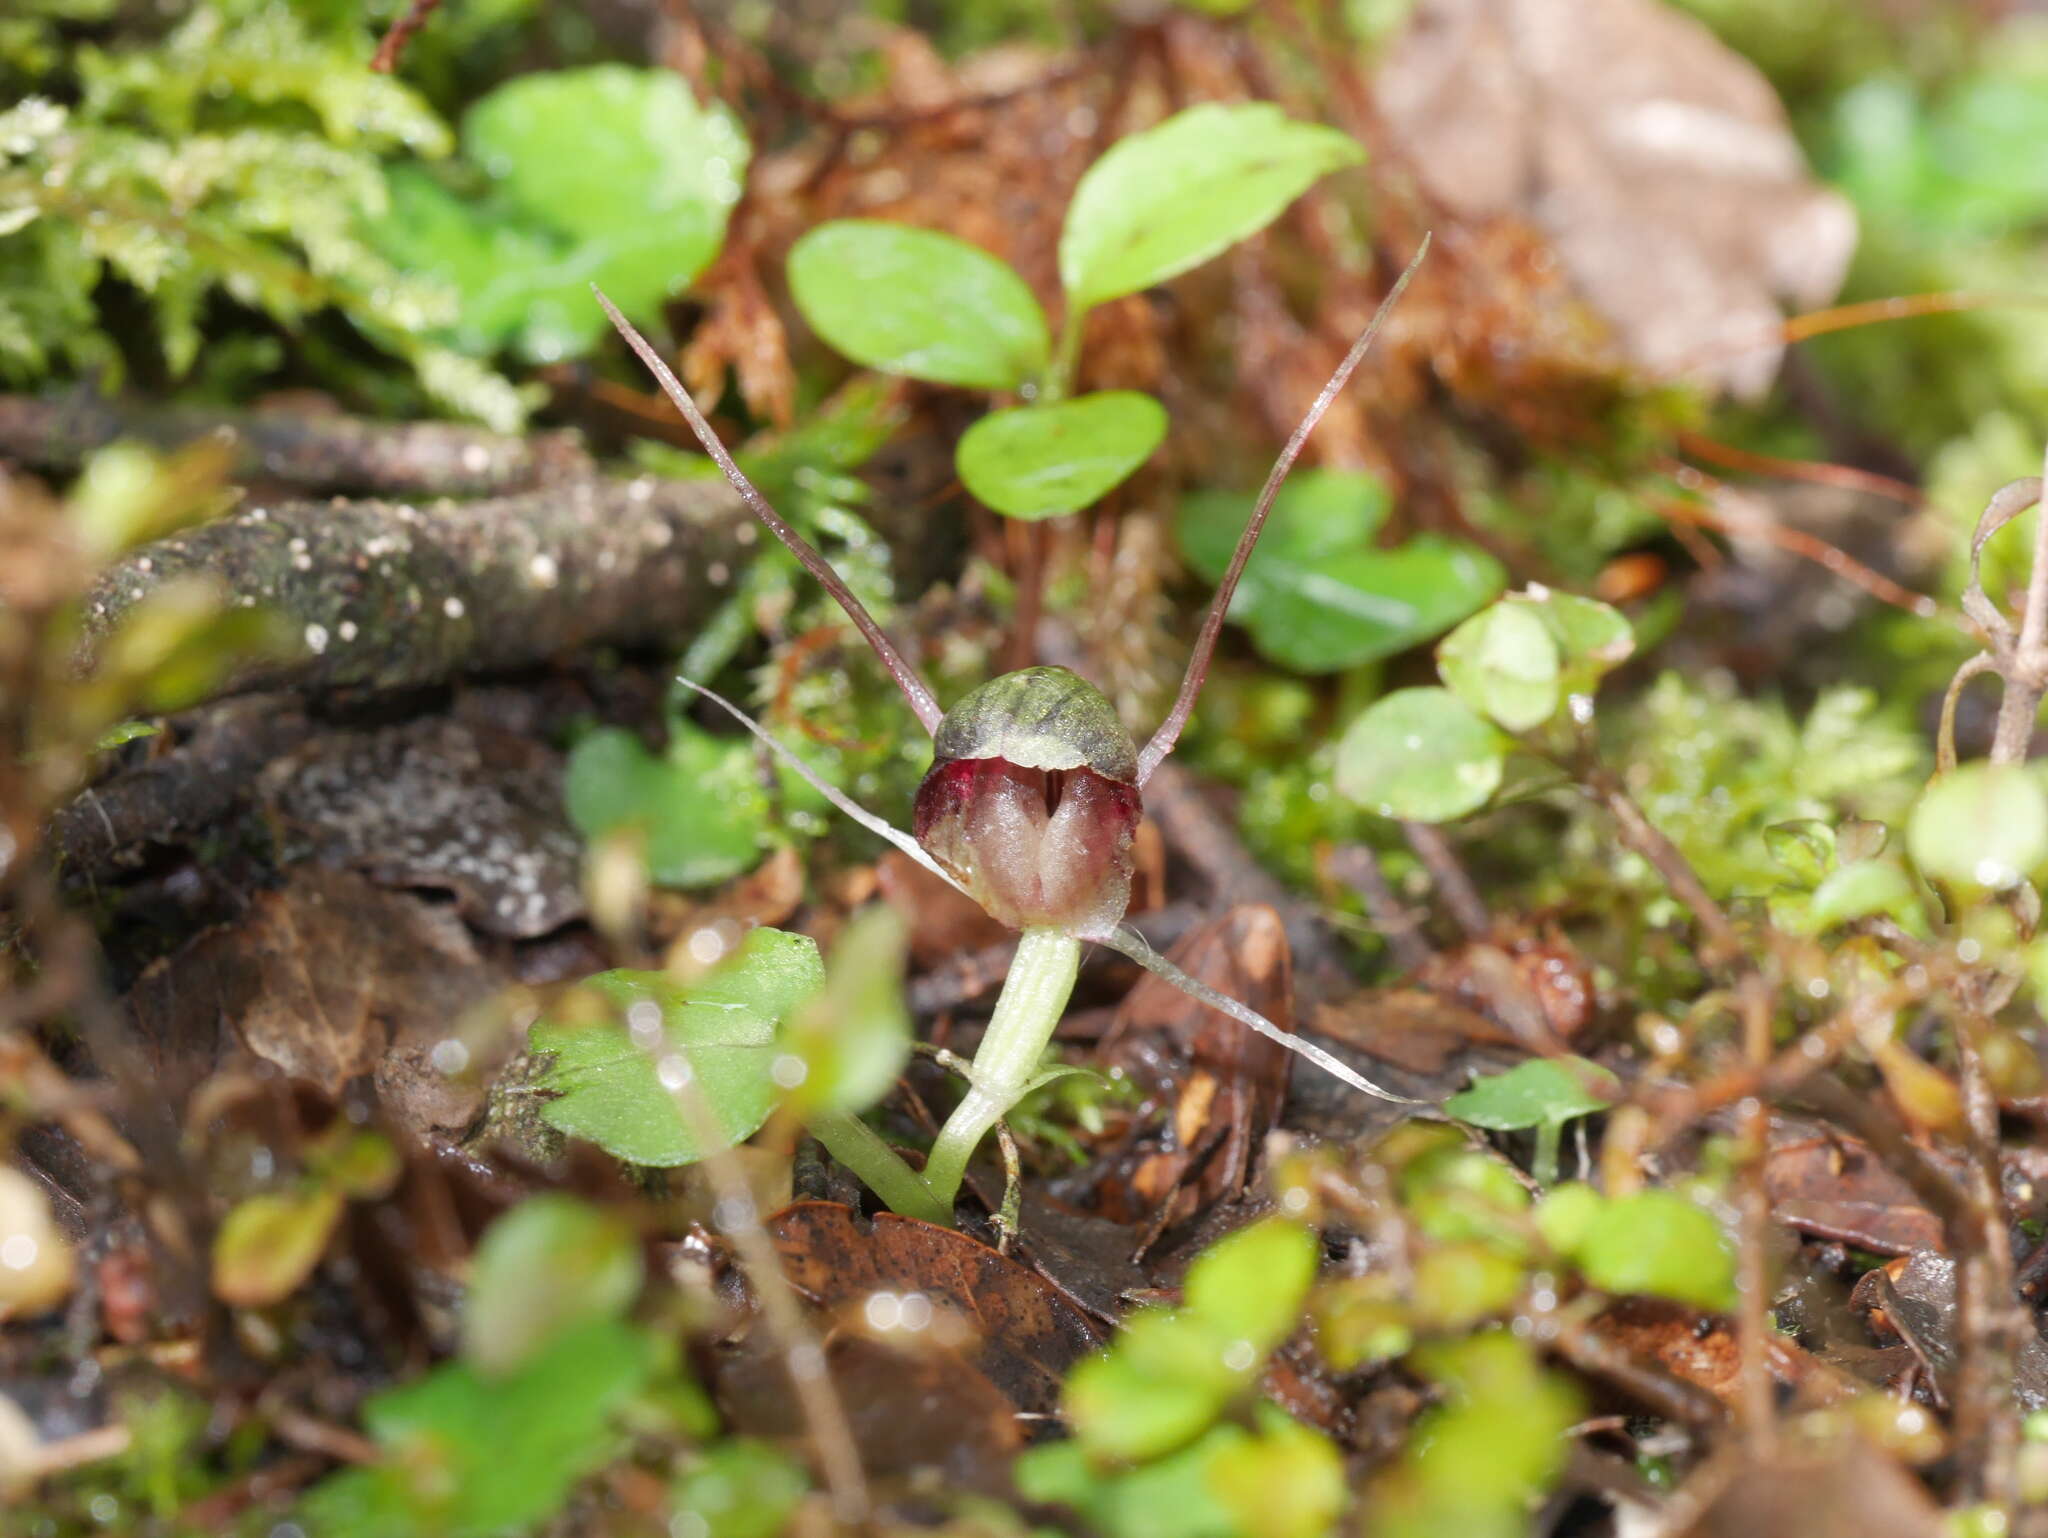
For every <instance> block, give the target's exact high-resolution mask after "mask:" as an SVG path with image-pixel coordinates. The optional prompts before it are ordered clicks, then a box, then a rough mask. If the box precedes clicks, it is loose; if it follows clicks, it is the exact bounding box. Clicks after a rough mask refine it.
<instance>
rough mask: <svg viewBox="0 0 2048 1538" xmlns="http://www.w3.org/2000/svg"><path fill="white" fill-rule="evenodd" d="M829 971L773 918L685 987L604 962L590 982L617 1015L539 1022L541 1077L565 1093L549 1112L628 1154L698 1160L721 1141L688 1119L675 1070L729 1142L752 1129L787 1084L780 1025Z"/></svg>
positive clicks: (652, 1160) (563, 1125)
mask: <svg viewBox="0 0 2048 1538" xmlns="http://www.w3.org/2000/svg"><path fill="white" fill-rule="evenodd" d="M824 980H825V969H824V966H823V964H822V963H821V962H820V961H819V959H818V948H817V946H816V944H814V943H813V942H812V941H811V940H810V939H809V938H807V937H806V936H803V935H792V934H785V933H783V932H782V931H781V930H779V929H765V928H764V929H756V930H754V931H752V932H751V933H749V934H748V936H747V937H746V939H745V940H744V941H743V942H742V943H741V945H740V948H739V951H738V953H737V954H735V955H734V956H733V957H731V958H730V959H729V960H727V961H725V962H723V963H721V964H720V965H719V966H718V967H717V969H716V970H714V971H712V972H711V973H709V974H708V975H706V976H705V977H703V978H701V979H700V980H699V981H697V982H696V983H694V984H691V985H689V986H687V987H686V986H684V985H683V984H681V983H678V982H676V981H675V980H674V979H673V978H671V977H669V976H667V975H666V974H665V973H661V972H604V973H600V974H599V975H598V976H596V977H594V978H591V979H590V980H589V981H588V982H587V983H585V984H584V985H583V986H584V987H585V988H587V989H590V990H592V991H594V992H595V993H597V994H598V995H599V996H600V997H602V998H603V999H605V1000H606V1001H607V1002H609V1003H610V1005H611V1006H612V1018H611V1019H610V1020H605V1021H600V1022H598V1023H596V1024H588V1025H567V1024H555V1023H552V1022H548V1021H543V1022H541V1023H539V1024H536V1025H535V1026H534V1028H533V1031H532V1035H531V1037H530V1042H531V1045H532V1048H533V1050H534V1051H536V1052H549V1053H553V1054H554V1057H555V1061H554V1062H553V1064H552V1065H551V1066H550V1067H549V1068H548V1070H547V1071H546V1072H545V1073H544V1074H543V1075H542V1076H541V1078H540V1081H539V1088H541V1089H542V1090H546V1091H552V1092H554V1093H555V1095H556V1096H557V1098H555V1099H553V1100H550V1101H548V1102H547V1103H546V1104H545V1105H543V1106H542V1108H541V1116H542V1119H543V1120H545V1121H546V1122H547V1123H548V1125H549V1126H551V1127H554V1128H557V1129H558V1130H560V1131H562V1132H565V1133H567V1134H569V1136H571V1137H580V1138H587V1139H589V1140H590V1141H591V1142H593V1143H596V1144H597V1145H598V1146H599V1147H601V1148H603V1149H604V1150H605V1151H606V1152H607V1153H610V1154H612V1155H614V1156H615V1157H617V1158H620V1159H624V1160H625V1161H626V1162H627V1163H629V1164H644V1165H653V1166H659V1167H667V1166H672V1165H677V1164H692V1163H695V1162H696V1161H697V1160H699V1159H701V1158H703V1157H704V1156H705V1154H706V1153H709V1152H712V1151H713V1150H711V1149H707V1148H706V1147H704V1146H703V1144H702V1143H701V1142H700V1141H699V1139H698V1137H697V1135H696V1133H695V1131H694V1130H693V1129H692V1128H691V1127H690V1126H689V1125H687V1124H686V1123H685V1121H684V1120H683V1113H682V1111H681V1109H680V1108H679V1107H678V1106H677V1105H676V1103H675V1095H674V1091H673V1088H672V1085H671V1082H670V1081H673V1083H676V1084H680V1083H684V1082H688V1081H689V1080H690V1079H691V1078H692V1077H694V1081H695V1083H696V1085H697V1088H698V1090H699V1091H700V1092H701V1093H702V1095H703V1096H704V1100H705V1103H706V1105H707V1106H708V1107H709V1108H710V1110H711V1114H712V1117H713V1119H714V1120H715V1121H716V1122H717V1124H718V1131H719V1135H720V1139H721V1144H730V1143H735V1142H738V1141H739V1140H740V1139H742V1138H745V1137H749V1136H751V1135H752V1134H753V1133H755V1132H756V1131H758V1130H759V1129H760V1126H761V1124H762V1123H763V1122H765V1121H766V1120H767V1119H768V1113H769V1112H770V1111H771V1110H772V1109H774V1106H775V1102H776V1099H777V1096H778V1093H779V1087H778V1086H777V1084H776V1082H775V1079H774V1074H773V1067H774V1060H775V1058H776V1057H777V1056H778V1055H779V1054H780V1051H781V1049H780V1047H779V1045H778V1043H777V1040H776V1035H777V1027H778V1025H779V1024H780V1023H781V1021H782V1020H783V1019H784V1017H785V1016H787V1015H788V1014H789V1012H790V1011H791V1010H792V1009H794V1008H795V1007H796V1006H797V1005H798V1004H800V1003H801V1002H803V1001H804V1000H805V999H807V998H809V997H810V996H811V995H812V994H813V993H815V992H817V991H818V989H819V987H820V986H821V985H822V984H823V982H824Z"/></svg>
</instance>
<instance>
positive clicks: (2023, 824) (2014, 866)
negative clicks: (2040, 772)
mask: <svg viewBox="0 0 2048 1538" xmlns="http://www.w3.org/2000/svg"><path fill="white" fill-rule="evenodd" d="M1906 847H1907V849H1908V850H1909V851H1910V852H1911V853H1912V856H1913V862H1914V863H1915V864H1916V865H1918V866H1919V867H1920V869H1921V870H1922V871H1923V872H1924V873H1926V874H1927V875H1929V876H1936V877H1940V878H1942V879H1944V880H1947V881H1953V882H1957V883H1959V884H1961V885H1964V886H1977V887H1988V888H1990V889H1992V890H1993V891H2002V890H2004V889H2005V888H2006V887H2010V886H2015V885H2017V884H2018V883H2019V882H2020V881H2021V880H2022V879H2023V878H2024V877H2025V876H2026V875H2027V874H2028V873H2029V872H2031V871H2032V870H2034V869H2035V868H2036V867H2037V866H2039V865H2040V864H2041V862H2042V860H2043V859H2048V797H2044V796H2043V795H2042V791H2041V787H2040V786H2039V785H2038V784H2036V783H2035V781H2034V779H2033V777H2032V776H2030V775H2029V774H2028V773H2027V772H2026V771H2025V770H2023V769H2020V768H2018V767H2016V766H2013V765H2009V764H1966V765H1964V766H1963V767H1962V768H1960V769H1955V770H1951V771H1950V772H1949V773H1948V774H1945V775H1943V776H1942V777H1941V778H1940V779H1938V780H1936V781H1935V782H1934V783H1933V784H1932V785H1930V786H1929V787H1928V788H1927V793H1926V794H1925V795H1923V796H1922V797H1921V798H1920V804H1919V805H1918V806H1916V807H1914V808H1913V816H1912V820H1911V821H1910V822H1909V823H1908V824H1907V825H1906Z"/></svg>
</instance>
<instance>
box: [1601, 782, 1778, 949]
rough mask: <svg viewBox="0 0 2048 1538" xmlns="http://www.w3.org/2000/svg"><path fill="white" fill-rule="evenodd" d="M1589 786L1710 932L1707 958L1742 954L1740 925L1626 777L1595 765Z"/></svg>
mask: <svg viewBox="0 0 2048 1538" xmlns="http://www.w3.org/2000/svg"><path fill="white" fill-rule="evenodd" d="M1586 786H1587V788H1588V789H1589V790H1591V791H1592V793H1593V795H1594V796H1595V797H1596V798H1597V799H1598V800H1599V801H1600V803H1601V805H1603V806H1605V807H1606V808H1607V810H1608V813H1609V814H1610V815H1611V816H1612V817H1613V818H1614V824H1615V828H1616V831H1618V832H1619V833H1620V834H1621V841H1622V842H1623V843H1624V844H1626V845H1628V847H1629V848H1631V849H1633V850H1634V851H1635V852H1636V853H1637V854H1639V855H1641V856H1642V857H1643V858H1644V859H1646V860H1648V861H1649V862H1650V864H1651V865H1652V866H1654V867H1655V868H1656V871H1657V874H1658V875H1660V876H1662V877H1663V878H1664V884H1665V885H1666V886H1668V887H1670V888H1671V894H1672V896H1674V897H1676V898H1677V899H1678V900H1679V901H1680V902H1682V903H1684V904H1685V906H1686V908H1687V909H1688V910H1689V911H1690V912H1691V913H1692V916H1693V918H1694V920H1695V921H1696V922H1697V923H1698V924H1699V926H1700V931H1701V932H1702V933H1703V934H1704V935H1705V936H1706V937H1707V949H1706V951H1705V953H1704V954H1703V957H1702V959H1703V960H1707V961H1712V962H1727V961H1730V960H1733V959H1734V958H1735V957H1736V956H1738V955H1739V954H1741V951H1742V940H1741V937H1740V936H1739V935H1738V934H1737V933H1736V932H1735V925H1734V924H1733V923H1731V922H1730V921H1729V918H1728V915H1727V914H1726V913H1725V912H1723V911H1722V908H1721V905H1720V904H1719V903H1717V902H1715V901H1714V899H1713V897H1712V895H1711V894H1709V893H1708V891H1707V889H1706V886H1705V884H1704V883H1702V882H1701V880H1700V878H1699V876H1698V874H1697V873H1695V872H1694V870H1693V868H1692V864H1691V862H1690V861H1688V860H1687V859H1686V857H1685V855H1684V854H1683V853H1681V852H1680V850H1679V848H1678V846H1677V845H1676V844H1674V843H1672V842H1671V840H1670V839H1668V838H1666V837H1665V836H1664V835H1663V833H1662V832H1660V831H1659V830H1658V828H1657V825H1656V824H1655V823H1653V822H1651V821H1650V819H1649V817H1648V816H1647V815H1646V814H1645V813H1644V811H1643V809H1642V808H1641V807H1640V806H1638V805H1636V801H1635V798H1634V797H1633V796H1631V795H1630V794H1629V793H1628V789H1627V787H1626V786H1624V785H1623V784H1622V783H1621V780H1620V778H1619V777H1618V776H1617V775H1616V774H1615V773H1614V772H1613V771H1612V770H1611V769H1604V768H1595V769H1593V770H1592V772H1591V773H1590V774H1589V775H1588V776H1587V777H1586Z"/></svg>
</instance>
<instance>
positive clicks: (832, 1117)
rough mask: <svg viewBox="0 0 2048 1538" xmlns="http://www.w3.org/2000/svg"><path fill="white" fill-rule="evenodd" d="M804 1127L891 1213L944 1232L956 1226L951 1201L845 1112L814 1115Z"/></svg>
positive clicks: (856, 1117) (868, 1129)
mask: <svg viewBox="0 0 2048 1538" xmlns="http://www.w3.org/2000/svg"><path fill="white" fill-rule="evenodd" d="M804 1126H805V1128H806V1129H807V1130H808V1131H809V1132H810V1134H811V1136H812V1137H814V1138H816V1139H817V1140H818V1141H819V1142H820V1143H823V1144H824V1145H825V1152H827V1153H829V1154H830V1155H831V1156H832V1157H833V1158H835V1159H837V1160H838V1161H839V1162H840V1163H841V1164H843V1165H845V1166H846V1167H847V1168H848V1169H850V1170H852V1171H853V1173H854V1174H855V1175H856V1176H858V1177H859V1178H860V1180H861V1182H862V1184H864V1185H865V1186H866V1187H867V1188H868V1189H869V1190H870V1191H872V1192H874V1193H875V1195H877V1196H879V1197H881V1199H882V1200H883V1202H884V1203H886V1204H887V1205H888V1208H889V1210H890V1211H891V1212H898V1213H901V1214H902V1215H903V1216H904V1217H906V1218H923V1219H924V1221H925V1222H927V1223H936V1224H938V1225H939V1226H940V1227H941V1228H951V1227H952V1226H953V1201H952V1198H951V1197H947V1198H946V1199H945V1200H944V1201H941V1200H940V1199H939V1198H938V1197H937V1196H936V1195H935V1194H933V1192H932V1188H931V1187H930V1186H928V1185H926V1184H925V1181H924V1177H923V1176H922V1175H920V1174H918V1172H917V1171H916V1170H914V1169H912V1168H911V1167H910V1166H909V1165H907V1164H905V1163H904V1162H903V1159H902V1157H901V1156H900V1155H899V1154H898V1153H897V1152H896V1150H895V1149H893V1148H891V1147H890V1146H889V1145H888V1144H887V1143H885V1142H883V1141H882V1139H881V1137H880V1136H879V1135H877V1133H876V1132H875V1129H874V1128H872V1127H870V1126H869V1125H868V1124H867V1123H866V1122H864V1121H862V1120H861V1119H860V1118H859V1117H858V1116H854V1115H851V1114H850V1113H848V1112H845V1111H813V1112H812V1113H811V1114H810V1115H809V1116H808V1117H806V1118H805V1119H804Z"/></svg>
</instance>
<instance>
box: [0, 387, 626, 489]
mask: <svg viewBox="0 0 2048 1538" xmlns="http://www.w3.org/2000/svg"><path fill="white" fill-rule="evenodd" d="M123 438H133V439H136V440H139V441H140V442H142V443H146V444H148V445H149V446H150V447H151V448H155V449H161V450H171V449H177V448H182V447H184V446H185V445H186V444H189V443H196V442H198V441H199V440H201V439H214V440H217V441H220V442H224V443H226V444H228V445H229V446H230V447H231V448H232V449H233V451H234V453H233V458H232V460H231V461H230V473H231V474H232V475H233V476H234V477H235V478H236V479H240V480H250V479H254V478H258V477H260V478H263V479H266V480H271V481H278V482H282V483H283V484H285V485H287V486H295V487H297V488H299V489H300V490H303V491H353V492H361V493H364V494H367V495H372V496H388V497H481V496H503V495H505V494H507V493H509V492H515V491H525V490H528V489H529V488H531V487H534V486H538V485H540V484H542V483H543V482H545V481H552V480H561V479H565V478H570V477H575V476H581V475H587V474H589V472H590V460H589V458H588V456H586V455H585V454H584V452H583V448H582V446H581V444H580V443H579V442H578V441H577V439H576V437H575V436H574V435H573V434H570V433H530V434H527V435H524V436H511V435H507V434H504V433H494V432H487V431H485V430H484V429H482V428H478V427H464V426H461V425H459V424H457V423H453V422H371V421H365V420H363V419H362V418H359V417H349V416H341V415H338V414H334V415H317V414H311V413H306V412H285V411H195V410H190V409H185V408H170V409H165V408H162V407H155V406H137V405H132V404H125V403H121V402H115V401H108V400H102V399H100V398H99V397H98V396H96V395H86V394H72V395H67V396H63V397H61V398H57V399H46V400H39V399H37V398H35V397H33V396H27V395H0V457H4V458H8V459H17V460H20V461H21V462H22V463H23V464H27V465H33V466H35V467H36V468H37V469H42V470H70V469H75V468H76V467H77V466H78V465H79V464H81V463H83V462H84V460H85V459H86V458H87V456H89V455H90V454H92V453H93V451H94V450H96V449H101V448H104V447H106V445H108V444H109V443H112V442H114V441H115V440H116V439H123Z"/></svg>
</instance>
